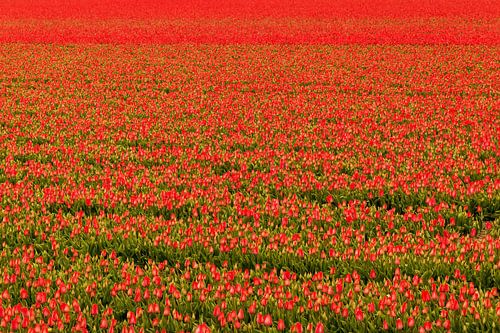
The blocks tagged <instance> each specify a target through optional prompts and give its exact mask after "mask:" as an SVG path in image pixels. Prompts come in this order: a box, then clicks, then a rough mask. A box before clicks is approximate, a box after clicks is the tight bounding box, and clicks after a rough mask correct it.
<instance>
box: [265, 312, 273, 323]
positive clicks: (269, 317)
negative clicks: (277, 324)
mask: <svg viewBox="0 0 500 333" xmlns="http://www.w3.org/2000/svg"><path fill="white" fill-rule="evenodd" d="M272 324H273V319H272V317H271V315H270V314H267V315H266V316H265V317H264V325H266V326H271V325H272Z"/></svg>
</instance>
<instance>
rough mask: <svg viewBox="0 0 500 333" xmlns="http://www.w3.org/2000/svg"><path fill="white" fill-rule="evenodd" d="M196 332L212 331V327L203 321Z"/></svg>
mask: <svg viewBox="0 0 500 333" xmlns="http://www.w3.org/2000/svg"><path fill="white" fill-rule="evenodd" d="M194 333H210V328H209V327H208V325H207V324H205V323H201V324H200V325H198V326H197V327H196V329H195V330H194Z"/></svg>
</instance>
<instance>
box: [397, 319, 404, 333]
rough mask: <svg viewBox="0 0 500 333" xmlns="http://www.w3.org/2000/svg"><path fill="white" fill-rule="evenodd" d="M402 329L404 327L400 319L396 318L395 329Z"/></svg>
mask: <svg viewBox="0 0 500 333" xmlns="http://www.w3.org/2000/svg"><path fill="white" fill-rule="evenodd" d="M403 327H404V325H403V321H402V320H401V318H398V319H397V320H396V329H398V330H402V329H403Z"/></svg>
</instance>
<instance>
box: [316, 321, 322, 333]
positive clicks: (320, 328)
mask: <svg viewBox="0 0 500 333" xmlns="http://www.w3.org/2000/svg"><path fill="white" fill-rule="evenodd" d="M314 332H315V333H324V332H325V325H323V323H321V322H319V323H318V324H317V325H316V330H315V331H314Z"/></svg>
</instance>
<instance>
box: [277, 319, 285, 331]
mask: <svg viewBox="0 0 500 333" xmlns="http://www.w3.org/2000/svg"><path fill="white" fill-rule="evenodd" d="M284 330H285V322H284V321H283V319H278V331H284Z"/></svg>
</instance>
